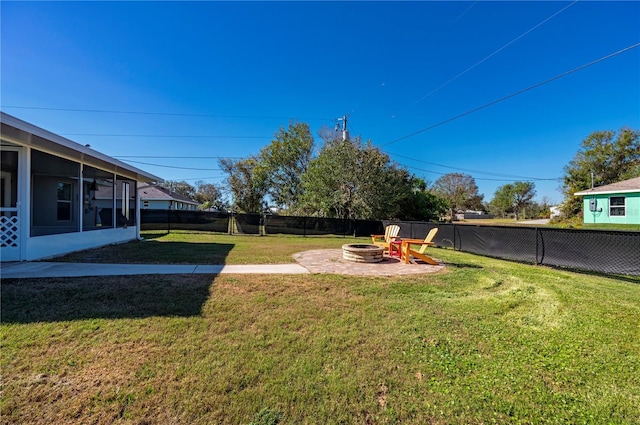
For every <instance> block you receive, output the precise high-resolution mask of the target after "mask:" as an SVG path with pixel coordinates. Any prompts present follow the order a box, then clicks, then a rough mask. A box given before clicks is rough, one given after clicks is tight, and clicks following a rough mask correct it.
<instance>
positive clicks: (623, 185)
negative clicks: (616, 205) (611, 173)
mask: <svg viewBox="0 0 640 425" xmlns="http://www.w3.org/2000/svg"><path fill="white" fill-rule="evenodd" d="M626 193H640V177H635V178H633V179H629V180H622V181H619V182H616V183H611V184H607V185H604V186H600V187H594V188H593V189H587V190H581V191H580V192H576V193H574V195H575V196H587V195H614V194H626Z"/></svg>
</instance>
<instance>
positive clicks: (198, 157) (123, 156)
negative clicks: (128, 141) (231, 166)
mask: <svg viewBox="0 0 640 425" xmlns="http://www.w3.org/2000/svg"><path fill="white" fill-rule="evenodd" d="M111 156H112V157H113V158H152V159H222V158H225V159H227V158H228V159H245V158H246V157H243V156H231V157H230V156H173V155H168V156H167V155H165V156H159V155H158V156H152V155H111ZM125 161H129V160H128V159H127V160H125ZM129 162H133V161H129Z"/></svg>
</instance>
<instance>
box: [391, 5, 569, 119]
mask: <svg viewBox="0 0 640 425" xmlns="http://www.w3.org/2000/svg"><path fill="white" fill-rule="evenodd" d="M577 2H578V0H574V1H573V2H572V3H570V4H569V5H567V6H565V7H563V8H562V9H560V10H559V11H557V12H556V13H554V14H553V15H551V16H549V17H548V18H546V19H544V20H543V21H542V22H540V23H538V24H536V25H534V26H533V27H531V28H529V29H528V30H527V31H525V32H523V33H522V34H520V35H519V36H517V37H516V38H514V39H513V40H511V41H510V42H508V43H507V44H505V45H504V46H502V47H500V48H499V49H498V50H496V51H494V52H493V53H491V54H489V55H488V56H486V57H484V58H483V59H481V60H480V61H478V62H476V63H475V64H473V65H471V66H470V67H469V68H467V69H465V70H464V71H462V72H460V73H459V74H458V75H456V76H455V77H453V78H451V79H450V80H448V81H446V82H445V83H443V84H441V85H439V86H438V87H436V88H435V89H433V90H432V91H430V92H429V93H427V94H426V95H424V96H422V97H421V98H420V99H418V100H416V101H415V102H413V103H412V104H411V105H409V107H408V108H407V109H409V108H412V107H413V106H415V105H417V104H418V103H420V102H422V101H423V100H425V99H426V98H427V97H429V96H431V95H433V94H435V93H436V92H438V91H440V90H441V89H442V88H444V87H446V86H448V85H449V84H450V83H452V82H454V81H455V80H457V79H458V78H460V77H462V76H463V75H464V74H466V73H467V72H469V71H471V70H472V69H473V68H475V67H476V66H478V65H480V64H481V63H483V62H485V61H487V60H488V59H490V58H492V57H493V56H495V55H496V54H498V53H500V52H501V51H502V50H504V49H506V48H507V47H509V46H510V45H512V44H513V43H515V42H516V41H518V40H520V39H521V38H522V37H524V36H525V35H527V34H529V33H530V32H532V31H533V30H535V29H536V28H538V27H540V26H542V25H544V24H545V23H546V22H548V21H550V20H551V19H553V18H555V17H556V16H558V15H559V14H560V13H562V12H564V11H565V10H567V9H568V8H570V7H571V6H573V5H574V4H576V3H577ZM474 4H475V3H474ZM472 6H473V5H472ZM470 8H471V7H469V9H470ZM467 10H468V9H467ZM465 13H466V11H465ZM405 111H406V109H405ZM393 116H394V117H395V116H396V115H393Z"/></svg>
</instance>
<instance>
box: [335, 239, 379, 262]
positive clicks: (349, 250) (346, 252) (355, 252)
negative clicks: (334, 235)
mask: <svg viewBox="0 0 640 425" xmlns="http://www.w3.org/2000/svg"><path fill="white" fill-rule="evenodd" d="M383 254H384V248H382V247H380V246H378V245H368V244H357V243H349V244H345V245H342V258H343V259H345V260H347V261H353V262H354V263H379V262H380V261H382V260H383V259H384V256H383Z"/></svg>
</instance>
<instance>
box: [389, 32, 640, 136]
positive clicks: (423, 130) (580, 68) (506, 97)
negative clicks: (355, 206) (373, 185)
mask: <svg viewBox="0 0 640 425" xmlns="http://www.w3.org/2000/svg"><path fill="white" fill-rule="evenodd" d="M638 46H640V43H636V44H632V45H631V46H628V47H625V48H624V49H621V50H618V51H617V52H614V53H610V54H608V55H606V56H603V57H601V58H599V59H596V60H594V61H591V62H589V63H587V64H584V65H581V66H579V67H577V68H573V69H571V70H569V71H566V72H563V73H562V74H558V75H556V76H555V77H551V78H549V79H547V80H544V81H542V82H540V83H537V84H534V85H532V86H529V87H527V88H525V89H522V90H518V91H517V92H514V93H511V94H509V95H507V96H504V97H501V98H499V99H496V100H494V101H492V102H489V103H485V104H484V105H482V106H478V107H477V108H474V109H471V110H469V111H466V112H463V113H461V114H459V115H456V116H454V117H451V118H447V119H446V120H443V121H440V122H438V123H436V124H433V125H430V126H428V127H425V128H423V129H420V130H417V131H414V132H413V133H409V134H407V135H406V136H402V137H399V138H397V139H394V140H392V141H390V142H387V143H385V144H383V145H382V146H383V147H384V146H388V145H391V144H393V143H397V142H399V141H401V140H405V139H408V138H410V137H413V136H416V135H418V134H420V133H424V132H425V131H428V130H432V129H434V128H436V127H440V126H442V125H444V124H447V123H450V122H451V121H455V120H457V119H459V118H462V117H466V116H467V115H470V114H473V113H474V112H478V111H480V110H482V109H485V108H488V107H489V106H493V105H495V104H497V103H500V102H503V101H505V100H507V99H511V98H512V97H515V96H518V95H520V94H522V93H526V92H528V91H530V90H533V89H536V88H538V87H540V86H543V85H545V84H548V83H550V82H552V81H555V80H558V79H560V78H562V77H566V76H567V75H569V74H573V73H574V72H577V71H580V70H582V69H585V68H587V67H590V66H592V65H595V64H597V63H599V62H602V61H605V60H607V59H610V58H612V57H614V56H617V55H619V54H622V53H624V52H626V51H628V50H631V49H635V48H636V47H638Z"/></svg>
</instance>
